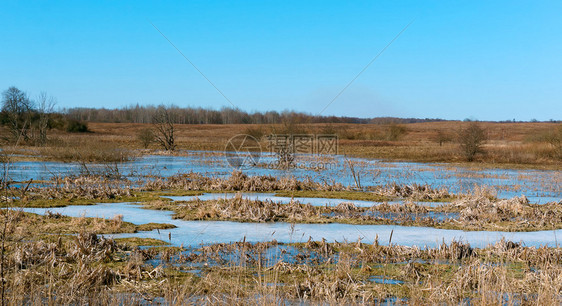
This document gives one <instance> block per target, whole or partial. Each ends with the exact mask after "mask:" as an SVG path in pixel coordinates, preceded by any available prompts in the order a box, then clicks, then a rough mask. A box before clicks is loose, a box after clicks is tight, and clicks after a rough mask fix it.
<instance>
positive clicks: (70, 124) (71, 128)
mask: <svg viewBox="0 0 562 306" xmlns="http://www.w3.org/2000/svg"><path fill="white" fill-rule="evenodd" d="M65 130H66V131H67V132H69V133H85V132H88V124H87V123H86V122H82V121H78V120H74V119H68V120H67V122H66V126H65Z"/></svg>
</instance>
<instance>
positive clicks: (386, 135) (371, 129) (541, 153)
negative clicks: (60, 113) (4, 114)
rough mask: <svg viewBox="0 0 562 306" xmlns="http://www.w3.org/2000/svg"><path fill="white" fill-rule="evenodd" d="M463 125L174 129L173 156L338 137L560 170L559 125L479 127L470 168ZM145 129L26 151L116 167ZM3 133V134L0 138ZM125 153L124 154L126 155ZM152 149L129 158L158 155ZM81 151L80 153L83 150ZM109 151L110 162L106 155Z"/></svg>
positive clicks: (381, 154) (395, 156)
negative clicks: (288, 138) (242, 144)
mask: <svg viewBox="0 0 562 306" xmlns="http://www.w3.org/2000/svg"><path fill="white" fill-rule="evenodd" d="M469 124H470V123H469V122H460V121H444V122H428V123H412V124H402V125H399V126H395V125H374V124H307V125H291V126H287V125H245V124H244V125H243V124H237V125H186V124H177V125H175V138H176V143H177V149H179V150H218V151H222V150H224V148H225V145H226V143H227V141H228V139H230V138H231V137H233V136H235V135H238V134H250V135H253V136H256V137H257V138H261V145H262V149H265V150H267V146H268V143H267V140H266V139H265V137H263V136H265V135H269V134H271V133H276V134H286V133H292V134H336V135H338V139H339V150H338V151H339V154H345V155H348V156H354V157H365V158H376V159H384V160H392V161H415V162H438V163H456V164H463V165H469V166H476V167H492V168H493V167H501V168H537V169H562V162H561V161H562V149H561V147H560V142H559V141H558V143H556V142H548V141H546V140H545V139H547V138H548V137H552V136H553V135H554V136H555V137H558V140H559V139H560V137H562V135H558V134H562V125H561V124H557V123H543V122H536V123H531V122H525V123H496V122H482V123H479V124H480V125H481V126H482V127H483V129H484V131H485V136H486V138H487V140H486V141H485V143H484V145H483V152H482V153H479V154H477V155H476V157H475V161H474V162H472V163H470V164H468V163H466V159H465V157H464V156H463V154H462V152H461V150H460V146H459V144H458V141H457V138H458V136H457V135H458V132H459V131H460V130H461V129H462V128H463V127H466V126H468V125H469ZM150 127H151V125H149V124H120V123H89V130H90V131H91V132H89V133H66V132H61V131H57V130H52V131H51V132H50V142H49V144H48V145H47V146H46V147H43V148H35V147H25V146H21V147H22V148H26V149H31V150H28V152H30V154H39V155H42V156H43V157H44V158H47V159H55V160H68V161H76V160H79V159H85V160H86V161H97V160H103V159H104V158H107V159H109V160H108V161H113V160H122V159H126V158H129V157H131V156H130V155H131V154H132V153H131V151H130V149H142V144H141V142H140V141H139V140H138V139H137V136H138V134H139V132H140V131H141V130H143V129H145V128H150ZM3 132H5V131H3ZM125 149H127V151H128V152H127V153H125V152H124V150H125ZM158 149H159V147H158V145H157V144H156V143H153V144H151V145H150V146H149V148H148V150H142V151H140V152H137V153H135V154H143V153H148V152H153V151H154V150H158ZM81 150H82V151H81ZM108 151H111V152H113V153H112V154H111V155H112V156H108V154H107V152H108Z"/></svg>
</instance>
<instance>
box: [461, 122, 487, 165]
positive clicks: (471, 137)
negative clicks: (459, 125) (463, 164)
mask: <svg viewBox="0 0 562 306" xmlns="http://www.w3.org/2000/svg"><path fill="white" fill-rule="evenodd" d="M485 140H486V134H485V131H484V129H483V128H482V127H481V126H480V125H479V124H478V123H477V122H471V123H470V124H469V125H468V127H466V128H464V129H462V130H460V132H459V143H460V147H461V151H462V153H463V155H464V157H465V158H466V160H467V161H469V162H471V161H473V160H474V157H475V156H476V154H477V153H481V152H483V151H482V144H483V142H484V141H485Z"/></svg>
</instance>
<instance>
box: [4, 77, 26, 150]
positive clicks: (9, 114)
mask: <svg viewBox="0 0 562 306" xmlns="http://www.w3.org/2000/svg"><path fill="white" fill-rule="evenodd" d="M2 95H3V99H2V112H4V114H5V115H6V118H7V121H8V127H9V129H10V133H11V134H12V139H13V140H14V141H17V140H18V139H20V137H21V139H22V140H24V141H26V140H28V139H29V135H28V130H29V126H30V124H31V113H32V111H33V103H32V101H31V100H29V98H28V97H27V94H26V93H25V92H23V91H21V90H19V89H18V88H16V87H14V86H12V87H10V88H8V89H7V90H6V91H4V93H3V94H2Z"/></svg>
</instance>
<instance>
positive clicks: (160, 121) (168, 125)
mask: <svg viewBox="0 0 562 306" xmlns="http://www.w3.org/2000/svg"><path fill="white" fill-rule="evenodd" d="M152 123H153V125H154V136H155V139H156V142H158V143H159V144H160V145H161V146H162V148H164V150H166V151H173V150H175V148H176V144H175V139H174V121H173V120H172V118H171V116H170V112H169V111H168V109H167V108H166V107H164V106H160V107H158V110H157V111H156V114H155V115H154V117H153V118H152Z"/></svg>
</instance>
